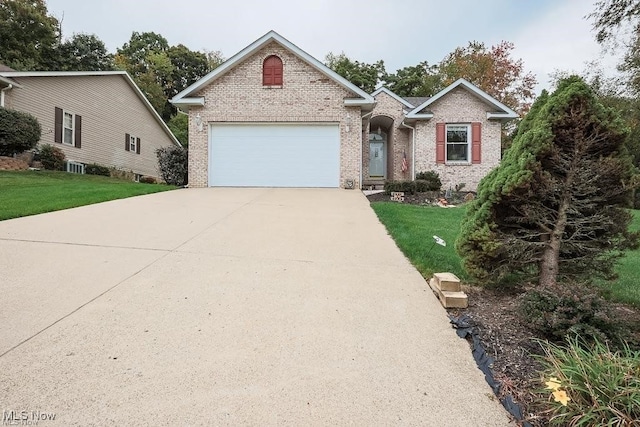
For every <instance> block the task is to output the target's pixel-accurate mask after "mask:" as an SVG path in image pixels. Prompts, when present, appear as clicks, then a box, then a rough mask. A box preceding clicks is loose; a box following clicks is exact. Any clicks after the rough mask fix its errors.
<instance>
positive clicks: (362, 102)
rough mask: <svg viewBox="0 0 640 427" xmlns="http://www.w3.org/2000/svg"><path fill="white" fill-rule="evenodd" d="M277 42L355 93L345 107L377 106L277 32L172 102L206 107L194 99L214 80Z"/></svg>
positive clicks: (225, 64)
mask: <svg viewBox="0 0 640 427" xmlns="http://www.w3.org/2000/svg"><path fill="white" fill-rule="evenodd" d="M271 42H276V43H278V44H280V45H281V46H283V47H284V48H286V49H287V50H289V51H290V52H292V53H293V54H295V55H296V56H297V57H298V58H300V59H302V60H303V61H304V62H306V63H307V64H309V65H310V66H311V67H313V68H315V69H316V70H318V71H319V72H321V73H322V74H324V75H325V76H327V77H329V78H330V79H331V80H333V81H334V82H335V83H337V84H338V85H339V86H342V87H343V88H345V89H347V90H349V91H351V92H353V93H355V94H356V95H357V98H349V99H345V105H350V106H362V107H370V108H373V105H375V100H374V99H373V97H372V96H371V95H369V94H368V93H366V92H365V91H363V90H362V89H360V88H359V87H357V86H356V85H354V84H353V83H351V82H350V81H348V80H347V79H345V78H344V77H342V76H341V75H339V74H338V73H336V72H335V71H333V70H332V69H330V68H329V67H327V66H326V65H324V64H323V63H322V62H320V61H318V60H317V59H315V58H314V57H313V56H311V55H309V54H308V53H307V52H305V51H303V50H302V49H300V48H299V47H298V46H296V45H294V44H293V43H291V42H290V41H289V40H287V39H285V38H284V37H282V36H281V35H280V34H278V33H276V32H275V31H273V30H272V31H269V32H268V33H267V34H265V35H264V36H262V37H260V38H259V39H258V40H256V41H254V42H253V43H251V44H250V45H249V46H247V47H245V48H244V49H242V50H241V51H240V52H238V53H236V54H235V55H234V56H232V57H231V58H229V59H228V60H227V61H225V62H224V63H222V64H221V65H220V66H218V67H217V68H216V69H214V70H213V71H211V72H210V73H209V74H207V75H206V76H204V77H203V78H201V79H200V80H198V81H196V82H195V83H193V84H192V85H191V86H189V87H188V88H186V89H185V90H183V91H182V92H180V93H179V94H177V95H176V96H175V97H173V99H171V100H170V102H171V103H172V104H174V105H176V106H181V105H184V106H189V105H204V99H203V98H202V97H192V96H193V95H195V94H196V93H197V92H198V91H199V90H200V89H202V88H203V87H205V86H207V85H209V84H211V83H212V82H213V81H214V80H216V79H217V78H219V77H221V76H222V75H224V74H225V73H226V72H228V71H229V70H231V69H233V68H234V67H235V66H236V65H238V64H239V63H240V62H242V61H243V60H245V59H246V58H248V57H249V56H251V55H252V54H254V53H255V52H257V51H258V50H260V49H261V48H262V47H264V46H266V45H267V44H268V43H271Z"/></svg>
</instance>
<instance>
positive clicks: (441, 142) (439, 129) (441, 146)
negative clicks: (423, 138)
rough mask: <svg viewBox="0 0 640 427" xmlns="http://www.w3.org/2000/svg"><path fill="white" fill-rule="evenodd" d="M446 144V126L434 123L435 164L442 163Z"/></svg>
mask: <svg viewBox="0 0 640 427" xmlns="http://www.w3.org/2000/svg"><path fill="white" fill-rule="evenodd" d="M445 144H446V125H445V124H444V123H436V163H444V160H445V155H444V153H445Z"/></svg>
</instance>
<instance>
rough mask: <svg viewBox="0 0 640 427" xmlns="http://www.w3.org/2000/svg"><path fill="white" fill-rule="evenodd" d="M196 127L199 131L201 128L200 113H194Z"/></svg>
mask: <svg viewBox="0 0 640 427" xmlns="http://www.w3.org/2000/svg"><path fill="white" fill-rule="evenodd" d="M196 127H197V128H198V130H199V131H201V130H202V117H200V113H198V114H196Z"/></svg>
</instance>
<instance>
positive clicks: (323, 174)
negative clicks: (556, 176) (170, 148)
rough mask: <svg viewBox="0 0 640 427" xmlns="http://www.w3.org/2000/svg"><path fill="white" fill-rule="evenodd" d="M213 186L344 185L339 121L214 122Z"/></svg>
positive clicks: (212, 131)
mask: <svg viewBox="0 0 640 427" xmlns="http://www.w3.org/2000/svg"><path fill="white" fill-rule="evenodd" d="M209 134H210V139H209V185H210V186H217V187H338V184H339V180H340V132H339V128H338V125H316V124H299V125H298V124H296V125H289V124H264V125H255V124H252V125H212V126H211V128H210V133H209Z"/></svg>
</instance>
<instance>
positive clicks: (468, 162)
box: [444, 123, 473, 165]
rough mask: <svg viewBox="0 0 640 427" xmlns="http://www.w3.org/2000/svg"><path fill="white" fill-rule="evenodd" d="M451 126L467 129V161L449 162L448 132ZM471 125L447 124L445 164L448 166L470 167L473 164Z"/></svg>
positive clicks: (445, 131) (445, 130) (445, 129)
mask: <svg viewBox="0 0 640 427" xmlns="http://www.w3.org/2000/svg"><path fill="white" fill-rule="evenodd" d="M449 126H458V127H465V128H466V129H467V159H466V160H449V138H448V130H449ZM471 132H473V130H472V129H471V123H447V124H446V125H445V128H444V163H445V164H447V165H470V164H471V149H472V147H471V141H472V140H473V135H472V134H471ZM451 144H457V145H462V144H461V143H460V142H452V143H451Z"/></svg>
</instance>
